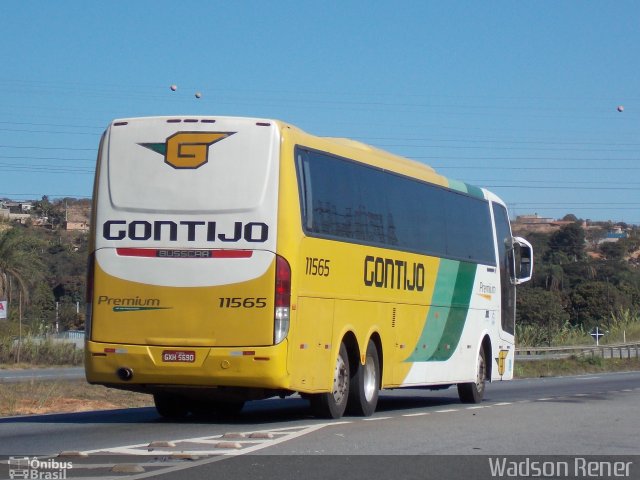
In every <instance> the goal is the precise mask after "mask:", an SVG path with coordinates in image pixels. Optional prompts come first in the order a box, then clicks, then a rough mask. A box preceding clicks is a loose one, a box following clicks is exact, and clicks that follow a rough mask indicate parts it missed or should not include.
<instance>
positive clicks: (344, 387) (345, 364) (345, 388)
mask: <svg viewBox="0 0 640 480" xmlns="http://www.w3.org/2000/svg"><path fill="white" fill-rule="evenodd" d="M310 400H311V409H312V410H313V414H314V415H315V416H316V417H319V418H340V417H342V415H343V414H344V411H345V409H346V408H347V401H348V400H349V355H348V354H347V347H346V346H345V344H344V343H341V344H340V350H339V352H338V358H336V364H335V367H334V370H333V385H332V387H331V391H330V392H328V393H316V394H313V395H311V397H310Z"/></svg>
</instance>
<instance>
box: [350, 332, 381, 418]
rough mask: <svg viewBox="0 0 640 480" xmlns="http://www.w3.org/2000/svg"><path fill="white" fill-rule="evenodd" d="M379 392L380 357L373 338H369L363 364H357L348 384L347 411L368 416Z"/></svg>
mask: <svg viewBox="0 0 640 480" xmlns="http://www.w3.org/2000/svg"><path fill="white" fill-rule="evenodd" d="M379 392H380V358H379V356H378V349H377V348H376V344H375V343H374V342H373V340H369V344H368V345H367V353H366V355H365V363H364V365H358V369H357V371H356V373H355V374H354V375H353V376H352V377H351V384H350V385H349V404H348V406H347V408H348V410H349V413H353V414H354V415H362V416H365V417H369V416H371V415H373V413H374V412H375V411H376V406H377V405H378V393H379Z"/></svg>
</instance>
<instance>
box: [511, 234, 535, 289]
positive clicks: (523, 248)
mask: <svg viewBox="0 0 640 480" xmlns="http://www.w3.org/2000/svg"><path fill="white" fill-rule="evenodd" d="M513 243H514V246H515V247H516V258H517V259H519V260H518V261H517V262H516V278H515V284H516V285H520V284H521V283H525V282H528V281H529V280H531V277H532V275H533V247H532V246H531V244H530V243H529V242H527V241H526V240H525V239H524V238H522V237H513Z"/></svg>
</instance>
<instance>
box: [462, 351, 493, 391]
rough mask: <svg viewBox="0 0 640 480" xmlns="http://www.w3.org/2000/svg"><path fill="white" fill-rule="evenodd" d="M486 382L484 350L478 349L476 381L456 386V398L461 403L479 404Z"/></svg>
mask: <svg viewBox="0 0 640 480" xmlns="http://www.w3.org/2000/svg"><path fill="white" fill-rule="evenodd" d="M486 380H487V363H486V360H485V356H484V348H480V353H479V354H478V367H477V371H476V381H475V382H470V383H459V384H458V397H459V398H460V401H461V402H462V403H480V402H481V401H482V397H483V396H484V389H485V385H486Z"/></svg>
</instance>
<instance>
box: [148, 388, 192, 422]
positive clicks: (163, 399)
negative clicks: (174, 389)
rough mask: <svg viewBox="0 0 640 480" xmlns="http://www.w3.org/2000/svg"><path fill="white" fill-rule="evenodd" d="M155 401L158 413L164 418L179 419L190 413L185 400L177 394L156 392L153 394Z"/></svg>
mask: <svg viewBox="0 0 640 480" xmlns="http://www.w3.org/2000/svg"><path fill="white" fill-rule="evenodd" d="M153 402H154V403H155V405H156V410H157V411H158V414H160V416H161V417H163V418H168V419H172V420H179V419H182V418H185V417H186V416H187V415H188V414H189V408H188V407H187V404H186V402H185V400H184V399H183V398H181V397H178V396H176V395H170V394H167V393H156V394H154V395H153Z"/></svg>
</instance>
